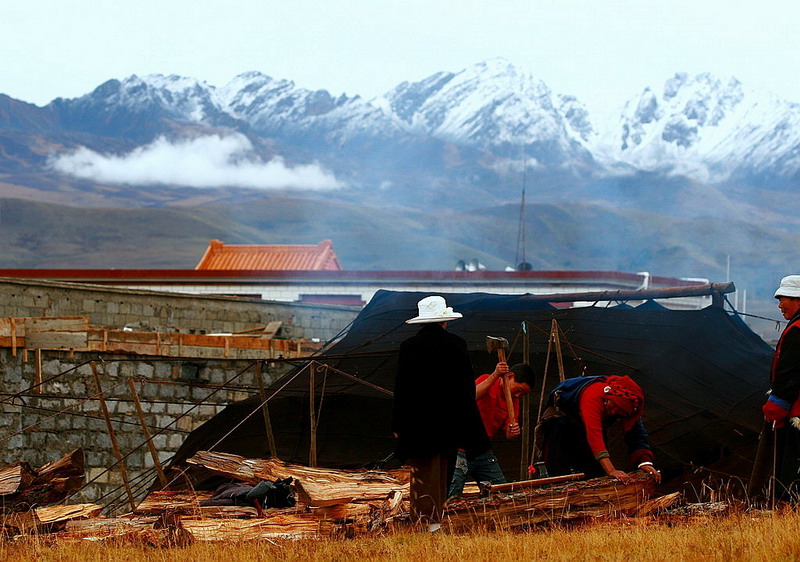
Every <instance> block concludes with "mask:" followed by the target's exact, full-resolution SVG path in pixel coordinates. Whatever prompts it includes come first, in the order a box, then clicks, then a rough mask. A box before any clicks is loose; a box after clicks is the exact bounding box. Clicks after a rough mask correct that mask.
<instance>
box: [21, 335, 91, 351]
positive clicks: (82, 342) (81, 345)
mask: <svg viewBox="0 0 800 562" xmlns="http://www.w3.org/2000/svg"><path fill="white" fill-rule="evenodd" d="M25 346H26V347H28V348H29V349H76V350H84V349H88V346H89V338H88V335H87V333H86V332H56V331H51V332H30V331H29V332H28V333H27V334H26V336H25Z"/></svg>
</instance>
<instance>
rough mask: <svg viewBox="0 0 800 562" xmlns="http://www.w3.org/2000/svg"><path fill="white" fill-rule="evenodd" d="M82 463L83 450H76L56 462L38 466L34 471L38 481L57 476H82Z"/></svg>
mask: <svg viewBox="0 0 800 562" xmlns="http://www.w3.org/2000/svg"><path fill="white" fill-rule="evenodd" d="M84 462H85V458H84V454H83V449H80V448H78V449H75V450H74V451H70V452H69V453H67V454H66V455H64V456H63V457H61V458H60V459H58V460H57V461H53V462H49V463H47V464H45V465H42V466H40V467H39V468H38V469H37V470H36V474H37V475H38V478H40V479H41V478H45V477H51V478H54V477H58V476H83V470H84Z"/></svg>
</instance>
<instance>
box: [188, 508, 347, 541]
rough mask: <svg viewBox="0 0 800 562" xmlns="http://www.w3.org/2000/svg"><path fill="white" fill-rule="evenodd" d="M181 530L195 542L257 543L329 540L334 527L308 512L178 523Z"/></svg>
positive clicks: (193, 520) (189, 519) (189, 520)
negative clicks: (325, 538)
mask: <svg viewBox="0 0 800 562" xmlns="http://www.w3.org/2000/svg"><path fill="white" fill-rule="evenodd" d="M181 523H182V525H183V528H184V529H185V530H186V531H188V532H189V534H190V535H191V537H192V538H193V539H194V540H196V541H204V542H206V541H234V542H239V541H260V540H274V539H313V538H320V537H328V536H330V535H331V534H332V533H333V530H334V528H335V526H334V524H333V523H332V522H329V521H325V520H321V519H319V518H317V517H315V516H314V515H311V514H307V513H295V514H282V513H278V514H275V515H272V516H271V517H268V518H265V519H191V518H186V517H185V518H183V519H182V520H181Z"/></svg>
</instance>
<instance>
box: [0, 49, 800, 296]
mask: <svg viewBox="0 0 800 562" xmlns="http://www.w3.org/2000/svg"><path fill="white" fill-rule="evenodd" d="M798 125H800V104H798V103H795V102H792V101H788V100H783V99H780V98H779V97H777V96H775V95H773V94H771V93H770V92H767V91H763V90H759V89H757V88H756V87H754V86H751V85H745V84H742V83H741V82H739V81H738V80H736V79H735V78H733V77H730V78H728V77H726V78H718V77H715V76H713V75H711V74H709V73H705V74H700V75H696V76H690V75H688V74H685V73H677V74H675V75H674V76H672V77H665V81H664V83H663V84H662V85H660V86H659V87H655V86H643V88H642V90H641V92H639V93H635V92H633V93H632V95H631V97H630V98H629V99H628V100H621V103H620V104H619V109H618V110H617V111H614V112H607V113H605V114H602V115H597V114H591V113H590V111H589V110H588V109H587V107H586V105H584V103H583V102H582V101H581V100H579V99H577V98H576V97H575V96H572V95H568V94H560V93H555V92H552V91H551V90H550V88H549V87H548V86H547V85H546V84H545V83H544V82H543V81H541V80H539V79H537V78H536V77H534V76H532V75H531V74H530V73H528V72H526V71H524V70H521V69H518V68H516V67H515V66H514V65H513V64H511V63H510V62H509V61H507V60H504V59H490V60H487V61H484V62H481V63H478V64H475V65H473V66H471V67H469V68H466V69H463V70H461V71H459V72H439V73H437V74H434V75H432V76H430V77H428V78H426V79H424V80H421V81H419V82H403V83H401V84H398V85H397V86H396V87H394V88H392V89H391V90H390V91H388V92H386V93H385V94H384V95H383V96H380V97H378V98H375V99H363V98H361V97H359V96H352V97H350V96H346V95H340V96H338V97H337V96H334V95H331V94H330V93H329V92H327V91H325V90H318V91H310V90H306V89H303V88H299V87H297V86H295V84H294V83H293V82H292V81H290V80H285V79H277V78H272V77H270V76H267V75H265V74H262V73H260V72H246V73H243V74H241V75H239V76H237V77H236V78H234V79H233V80H232V81H231V82H230V83H228V84H226V85H224V86H221V87H217V86H212V85H210V84H207V83H205V82H201V81H198V80H196V79H193V78H189V77H181V76H163V75H149V76H143V77H138V76H130V77H128V78H125V79H122V80H116V79H114V80H109V81H107V82H105V83H104V84H101V85H100V86H98V87H97V88H96V89H95V90H94V91H92V92H91V93H88V94H86V95H84V96H82V97H79V98H74V99H62V98H58V99H55V100H53V101H52V102H51V103H49V104H48V105H46V106H43V107H38V106H35V105H32V104H28V103H26V102H24V101H22V100H15V99H12V98H10V97H8V96H5V95H0V190H1V193H2V197H3V199H4V201H3V203H2V206H0V232H3V233H4V234H5V235H6V237H7V240H10V241H12V242H14V241H16V243H15V244H9V245H7V246H6V248H5V249H4V250H3V252H2V253H0V266H2V267H68V266H72V267H81V266H82V264H86V263H91V264H93V266H94V267H118V268H125V267H192V266H193V265H194V263H195V262H196V259H190V258H189V257H188V256H189V255H190V254H191V252H192V251H193V252H194V253H195V255H196V257H197V259H199V256H200V255H202V251H203V250H204V248H205V245H206V243H207V240H208V239H210V238H220V239H222V240H224V241H225V242H228V243H237V242H238V243H248V242H252V243H271V242H297V243H316V242H318V241H319V239H323V238H331V239H332V240H333V241H334V247H335V249H336V250H337V253H338V254H339V257H340V259H341V261H342V262H343V264H344V266H345V267H346V268H348V269H451V268H452V267H453V264H454V263H455V260H457V259H459V258H466V259H469V258H472V257H479V258H480V259H481V261H483V262H484V263H486V264H487V266H489V267H490V268H494V269H499V268H503V267H506V266H509V265H515V263H516V261H518V260H519V259H520V257H522V258H524V259H525V260H526V261H528V262H530V263H531V264H532V265H533V266H534V267H535V268H537V269H539V268H541V269H552V268H558V269H605V268H607V269H620V270H625V271H629V270H636V271H638V270H642V269H646V270H649V271H651V272H652V273H655V274H660V275H669V276H676V277H677V276H687V277H705V278H710V279H712V280H717V281H718V280H721V278H722V277H723V275H727V274H728V272H729V271H730V269H729V267H728V264H729V263H730V262H731V257H732V258H733V264H734V270H733V271H734V272H735V273H737V274H738V276H739V279H741V280H742V281H743V282H739V283H737V285H739V286H741V285H743V284H744V285H745V286H749V287H752V289H751V292H752V293H753V294H755V295H759V294H761V295H762V296H763V295H765V294H766V293H767V292H768V287H771V286H772V285H774V284H775V283H776V277H777V279H779V278H780V276H781V275H782V274H784V273H785V272H786V271H787V269H792V264H793V263H797V261H796V260H795V258H796V257H797V255H796V254H797V252H796V250H794V248H795V247H797V246H798V244H797V236H796V234H795V233H796V231H797V225H798V220H797V218H796V213H793V211H792V209H793V207H794V205H793V204H794V203H795V202H796V200H797V199H798V196H797V187H798V186H799V185H800V126H798ZM523 192H524V193H525V201H526V203H527V205H526V206H525V208H524V209H523V208H521V206H520V202H521V194H522V193H523ZM30 205H43V206H42V207H40V208H37V209H33V208H31V207H30ZM54 206H55V207H54ZM11 208H13V209H17V210H20V212H22V211H21V209H23V208H25V209H26V211H25V213H33V214H40V215H42V216H46V217H47V223H46V225H43V224H41V223H39V224H32V223H24V222H21V221H19V220H16V219H15V218H14V217H10V216H9V211H7V210H6V209H11ZM75 209H80V210H82V212H77V214H76V211H75ZM87 209H88V210H90V211H87ZM256 209H258V210H260V212H261V213H262V214H261V216H262V217H271V219H270V220H269V221H268V220H260V219H259V218H258V216H254V215H253V212H254V211H255V210H256ZM282 209H283V210H284V211H283V212H281V210H282ZM25 213H23V214H25ZM170 214H173V215H174V216H173V217H172V218H171V219H167V218H166V217H168V216H169V215H170ZM222 215H224V216H225V217H226V220H225V221H218V222H216V223H215V221H214V217H220V216H222ZM90 217H91V220H92V221H93V222H94V221H97V222H96V223H94V224H93V225H92V226H93V228H92V229H91V231H87V230H86V226H87V225H86V224H85V221H86V219H87V218H90ZM134 217H135V218H134ZM178 217H181V218H178ZM246 217H248V218H246ZM183 219H185V220H186V221H189V222H191V223H192V224H193V226H192V227H188V225H186V224H184V222H182V220H183ZM70 221H77V222H76V223H71V222H70ZM81 221H83V223H81ZM104 221H105V222H104ZM109 221H110V222H109ZM587 221H588V222H587ZM201 224H204V225H206V228H205V229H204V228H200V227H199V225H201ZM523 224H524V225H525V230H524V231H521V229H520V225H523ZM70 225H72V226H73V227H75V228H70ZM179 225H183V226H185V227H187V228H189V231H190V232H194V233H195V234H194V235H193V236H189V237H186V236H185V234H184V233H182V232H179V231H178V230H176V229H177V228H178V226H179ZM77 231H81V232H82V233H83V234H82V235H81V236H82V237H83V238H81V239H80V240H78V239H75V240H72V241H70V236H77V235H76V234H74V233H75V232H77ZM112 231H113V232H115V233H116V234H115V235H114V236H112V237H110V238H109V237H107V238H105V239H104V238H103V235H104V232H112ZM134 231H136V232H137V233H138V234H137V235H133V234H132V233H133V232H134ZM142 231H146V232H148V233H150V239H149V240H150V241H149V242H147V243H146V244H147V245H148V246H147V251H139V252H136V251H135V246H133V245H132V244H133V242H132V241H133V240H137V241H138V242H137V243H138V244H142V243H143V242H142V239H141V238H142V236H141V233H142ZM49 232H53V233H55V232H58V233H59V234H58V235H55V234H53V235H52V236H51V235H50V234H48V233H49ZM92 232H94V235H92ZM71 233H72V234H71ZM523 233H524V237H522V236H521V234H523ZM93 236H94V238H93ZM32 239H36V240H38V242H37V243H36V244H33V245H32V243H31V242H30V241H31V240H32ZM111 239H114V240H116V243H112V242H111V241H110V240H111ZM26 240H27V241H28V242H25V241H26ZM176 240H185V243H186V244H187V246H186V247H181V248H180V249H177V248H176V246H175V241H176ZM521 240H524V241H526V245H527V248H525V247H524V245H523V246H522V247H521V246H520V241H521ZM26 244H27V246H26ZM126 244H127V246H126ZM189 245H196V247H194V249H193V250H191V251H189ZM98 248H102V250H103V253H102V254H98V253H97V249H98ZM140 248H141V246H140ZM158 248H161V249H162V250H163V251H161V252H159V251H158ZM171 249H172V250H174V252H173V253H172V257H171V256H170V253H169V252H170V250H171ZM736 279H737V278H736V276H734V280H736Z"/></svg>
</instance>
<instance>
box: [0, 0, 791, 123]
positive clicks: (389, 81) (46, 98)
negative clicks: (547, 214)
mask: <svg viewBox="0 0 800 562" xmlns="http://www.w3.org/2000/svg"><path fill="white" fill-rule="evenodd" d="M798 21H800V2H797V1H796V0H760V1H755V0H753V1H739V0H727V1H721V0H664V1H655V0H640V1H634V0H628V1H623V0H492V1H477V0H458V1H451V0H402V1H394V0H348V1H343V0H314V1H311V0H291V1H287V0H281V1H275V0H222V1H216V0H213V1H212V0H137V1H136V2H128V1H122V0H79V1H75V0H26V1H25V2H7V3H6V5H5V6H4V7H3V10H2V19H0V46H1V47H2V64H0V93H4V94H7V95H9V96H11V97H13V98H16V99H19V100H22V101H26V102H29V103H34V104H36V105H45V104H47V103H48V102H50V101H51V100H53V99H55V98H57V97H64V98H72V97H78V96H81V95H84V94H87V93H89V92H91V91H92V90H93V89H94V88H95V87H97V86H98V85H100V84H102V83H103V82H105V81H106V80H109V79H112V78H117V79H121V78H125V77H127V76H130V75H132V74H136V75H139V76H142V75H146V74H178V75H181V76H189V77H193V78H197V79H199V80H202V81H205V82H207V83H209V84H211V85H214V86H224V85H225V84H226V83H228V82H229V81H230V80H231V79H233V78H234V77H235V76H236V75H238V74H241V73H242V72H247V71H251V70H257V71H260V72H262V73H264V74H267V75H269V76H272V77H274V78H283V79H290V80H293V81H294V82H295V84H296V85H297V86H299V87H303V88H308V89H325V90H328V91H329V92H330V93H331V94H333V95H335V96H338V95H339V94H342V93H345V94H347V95H351V96H352V95H361V96H362V97H364V98H367V99H369V98H372V97H375V96H378V95H381V94H383V93H384V92H386V91H388V90H389V89H391V88H392V87H394V86H396V85H397V84H399V83H401V82H404V81H409V82H414V81H418V80H422V79H424V78H426V77H428V76H430V75H431V74H434V73H436V72H440V71H449V72H458V71H460V70H462V69H464V68H466V67H468V66H471V65H473V64H476V63H479V62H482V61H484V60H486V59H490V58H494V57H503V58H506V59H508V60H509V61H510V62H511V63H513V64H514V65H515V66H517V67H519V68H521V69H525V70H528V71H530V72H532V73H533V75H534V76H536V77H537V78H540V79H542V80H543V81H544V82H545V83H546V84H547V85H548V86H549V87H550V88H551V89H552V90H553V91H554V92H556V93H563V94H572V95H575V96H576V97H578V99H580V100H581V101H582V102H584V103H585V104H587V106H588V107H589V109H590V110H591V109H608V108H611V107H615V106H618V105H621V104H622V103H623V102H624V101H626V100H627V99H628V98H630V97H632V96H634V95H637V94H639V93H640V92H641V91H642V90H643V89H644V88H645V87H648V86H649V87H652V88H653V89H658V90H660V89H661V87H663V84H664V81H665V80H666V79H668V78H669V77H671V76H672V75H674V74H675V73H676V72H688V73H690V74H697V73H700V72H711V73H712V74H714V75H717V76H719V77H720V78H727V77H730V76H735V77H736V78H738V79H739V80H740V81H742V82H743V83H745V85H748V86H755V87H759V88H766V89H767V90H771V91H773V92H775V93H776V94H778V95H780V96H781V97H784V98H786V99H788V100H791V101H798V102H800V72H798V71H797V69H799V68H800V33H799V32H798V31H797V22H798Z"/></svg>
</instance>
